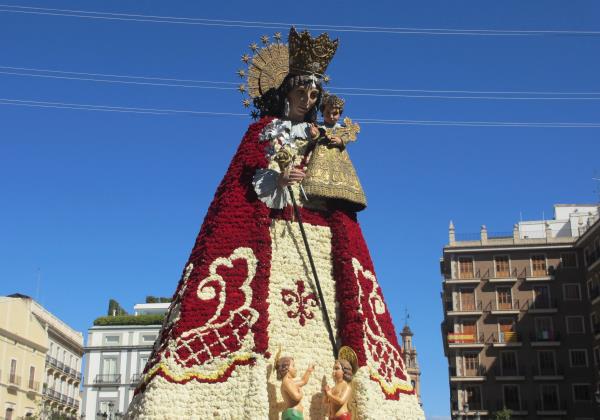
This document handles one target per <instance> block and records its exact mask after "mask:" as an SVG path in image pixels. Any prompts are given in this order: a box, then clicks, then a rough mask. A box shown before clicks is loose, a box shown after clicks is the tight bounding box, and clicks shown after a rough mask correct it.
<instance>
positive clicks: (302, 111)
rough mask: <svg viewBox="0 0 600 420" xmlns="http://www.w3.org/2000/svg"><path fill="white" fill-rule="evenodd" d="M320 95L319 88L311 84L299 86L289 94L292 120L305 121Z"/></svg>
mask: <svg viewBox="0 0 600 420" xmlns="http://www.w3.org/2000/svg"><path fill="white" fill-rule="evenodd" d="M318 97H319V89H317V88H316V87H311V86H298V87H295V88H294V89H292V90H291V91H290V92H289V93H288V94H287V100H288V102H289V104H290V112H289V114H288V117H289V119H290V120H292V121H304V116H305V115H306V113H307V112H308V111H309V110H310V109H311V108H312V107H313V106H315V103H316V102H317V98H318Z"/></svg>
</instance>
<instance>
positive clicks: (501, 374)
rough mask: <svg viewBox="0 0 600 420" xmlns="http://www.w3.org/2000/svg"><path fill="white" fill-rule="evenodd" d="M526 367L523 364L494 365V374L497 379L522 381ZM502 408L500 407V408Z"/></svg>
mask: <svg viewBox="0 0 600 420" xmlns="http://www.w3.org/2000/svg"><path fill="white" fill-rule="evenodd" d="M526 372H527V368H525V367H524V366H519V367H516V366H515V367H513V368H507V367H503V366H495V367H494V376H495V377H496V380H497V381H524V380H525V373H526ZM500 409H502V408H500Z"/></svg>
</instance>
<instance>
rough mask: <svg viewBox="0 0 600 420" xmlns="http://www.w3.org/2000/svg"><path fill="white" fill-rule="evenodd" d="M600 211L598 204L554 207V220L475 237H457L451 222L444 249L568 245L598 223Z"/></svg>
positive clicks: (522, 223)
mask: <svg viewBox="0 0 600 420" xmlns="http://www.w3.org/2000/svg"><path fill="white" fill-rule="evenodd" d="M599 209H600V204H555V205H554V218H553V219H547V220H546V219H542V220H527V221H520V222H518V223H515V224H514V225H513V228H512V230H511V231H504V232H490V231H488V229H487V227H486V226H485V225H483V226H481V229H480V231H479V232H478V233H467V234H464V233H456V229H455V226H454V223H453V222H452V221H450V226H449V228H448V245H447V246H446V247H445V248H461V247H473V246H478V247H481V246H490V247H494V246H530V245H542V244H544V245H545V244H557V245H560V244H571V243H573V242H575V241H576V240H577V238H579V237H580V236H581V235H583V233H584V232H585V231H586V230H587V229H589V228H590V227H591V226H592V225H593V224H594V223H596V222H597V221H598V219H599Z"/></svg>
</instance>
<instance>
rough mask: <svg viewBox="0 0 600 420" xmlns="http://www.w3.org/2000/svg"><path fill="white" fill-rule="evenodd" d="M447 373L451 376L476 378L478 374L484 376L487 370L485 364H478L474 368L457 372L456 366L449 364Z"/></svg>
mask: <svg viewBox="0 0 600 420" xmlns="http://www.w3.org/2000/svg"><path fill="white" fill-rule="evenodd" d="M448 373H449V375H450V376H451V377H455V378H476V377H480V376H485V375H486V373H487V370H486V368H485V366H482V365H479V366H477V367H476V368H475V369H464V370H463V372H461V373H460V374H457V371H456V367H454V366H450V367H449V368H448Z"/></svg>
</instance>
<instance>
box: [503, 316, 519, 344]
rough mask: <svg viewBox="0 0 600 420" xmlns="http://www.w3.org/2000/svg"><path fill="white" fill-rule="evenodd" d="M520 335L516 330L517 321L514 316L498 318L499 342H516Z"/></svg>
mask: <svg viewBox="0 0 600 420" xmlns="http://www.w3.org/2000/svg"><path fill="white" fill-rule="evenodd" d="M517 341H519V340H518V337H517V333H516V332H515V321H514V320H513V319H512V318H504V319H499V320H498V342H499V343H514V342H517Z"/></svg>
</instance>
